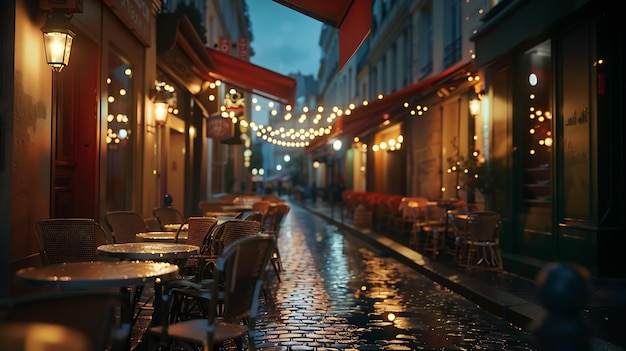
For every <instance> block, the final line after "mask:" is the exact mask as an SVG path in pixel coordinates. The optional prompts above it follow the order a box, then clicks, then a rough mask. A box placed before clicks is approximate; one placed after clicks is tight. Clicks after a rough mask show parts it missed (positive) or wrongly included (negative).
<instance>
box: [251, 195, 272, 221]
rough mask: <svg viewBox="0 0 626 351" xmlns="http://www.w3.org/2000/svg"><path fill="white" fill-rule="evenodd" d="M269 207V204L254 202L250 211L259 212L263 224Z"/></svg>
mask: <svg viewBox="0 0 626 351" xmlns="http://www.w3.org/2000/svg"><path fill="white" fill-rule="evenodd" d="M271 206H272V203H271V202H269V201H263V200H261V201H256V202H254V203H253V204H252V211H258V212H261V214H262V215H263V218H261V223H264V222H265V217H266V216H267V213H268V212H269V210H270V207H271Z"/></svg>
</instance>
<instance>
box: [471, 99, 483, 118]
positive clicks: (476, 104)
mask: <svg viewBox="0 0 626 351" xmlns="http://www.w3.org/2000/svg"><path fill="white" fill-rule="evenodd" d="M480 108H481V103H480V100H478V99H472V100H470V102H469V110H470V115H472V117H476V116H478V114H479V113H480Z"/></svg>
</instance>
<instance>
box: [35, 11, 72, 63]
mask: <svg viewBox="0 0 626 351" xmlns="http://www.w3.org/2000/svg"><path fill="white" fill-rule="evenodd" d="M70 18H71V16H65V15H64V14H63V13H61V12H53V13H52V14H51V15H50V16H49V17H48V19H47V20H46V24H44V26H43V27H42V28H41V32H42V33H43V44H44V50H45V52H46V62H47V63H48V65H49V66H50V67H51V68H52V70H53V71H55V72H61V70H62V69H63V67H65V66H67V64H68V63H69V61H70V53H71V51H72V42H73V40H74V36H75V34H74V32H72V31H71V30H70V29H69V24H68V21H69V19H70Z"/></svg>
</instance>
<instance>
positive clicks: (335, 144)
mask: <svg viewBox="0 0 626 351" xmlns="http://www.w3.org/2000/svg"><path fill="white" fill-rule="evenodd" d="M341 146H342V145H341V140H335V141H334V142H333V150H335V151H339V150H341Z"/></svg>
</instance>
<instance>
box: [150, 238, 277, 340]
mask: <svg viewBox="0 0 626 351" xmlns="http://www.w3.org/2000/svg"><path fill="white" fill-rule="evenodd" d="M275 245H276V241H275V239H274V237H273V236H271V235H252V236H248V237H244V238H240V239H238V240H236V241H234V242H233V243H231V245H230V246H228V247H226V248H225V249H224V251H223V252H222V253H221V254H220V255H219V257H218V258H217V261H216V266H215V271H214V279H213V284H211V285H210V287H209V289H208V290H205V289H203V290H199V291H200V292H201V294H202V296H204V297H205V298H206V299H207V300H208V301H207V303H208V307H207V308H206V311H207V316H206V318H200V319H191V320H185V321H181V322H174V323H172V319H171V314H170V311H169V310H168V308H167V307H168V306H169V303H170V298H171V297H172V294H171V292H174V291H177V290H176V289H171V290H167V291H165V292H164V293H163V294H162V296H163V297H164V300H163V306H164V307H165V308H164V311H163V314H162V325H161V326H156V327H151V328H148V329H147V330H146V334H145V335H146V336H147V337H148V338H149V340H150V342H149V347H150V349H154V348H156V347H157V346H165V347H170V346H172V345H174V344H176V343H177V342H182V343H183V344H187V346H189V345H203V346H204V350H207V351H212V350H214V349H216V346H218V345H221V344H223V343H224V342H225V341H228V340H235V342H236V343H237V344H238V346H241V345H242V344H243V340H244V339H247V340H246V341H247V342H246V343H247V346H248V349H249V350H255V344H254V339H253V334H252V331H254V329H255V326H256V318H257V313H258V307H259V302H260V294H261V291H262V288H263V284H264V281H265V276H266V272H267V268H268V265H269V260H270V257H271V254H272V252H273V251H274V247H275ZM186 285H187V288H186V289H183V291H184V290H197V287H193V286H190V285H189V284H186ZM218 304H219V305H220V307H219V308H218ZM242 321H245V322H244V323H242ZM155 344H160V345H155ZM183 347H184V346H183Z"/></svg>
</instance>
